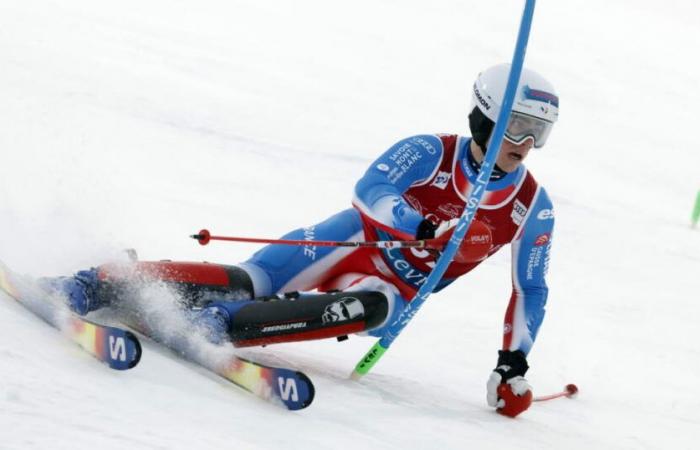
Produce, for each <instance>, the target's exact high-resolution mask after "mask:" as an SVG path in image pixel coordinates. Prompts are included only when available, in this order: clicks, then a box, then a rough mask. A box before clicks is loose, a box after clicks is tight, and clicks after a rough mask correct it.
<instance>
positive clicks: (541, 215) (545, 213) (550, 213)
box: [537, 209, 554, 220]
mask: <svg viewBox="0 0 700 450" xmlns="http://www.w3.org/2000/svg"><path fill="white" fill-rule="evenodd" d="M537 218H538V219H540V220H547V219H554V210H553V209H543V210H542V211H540V212H538V213H537Z"/></svg>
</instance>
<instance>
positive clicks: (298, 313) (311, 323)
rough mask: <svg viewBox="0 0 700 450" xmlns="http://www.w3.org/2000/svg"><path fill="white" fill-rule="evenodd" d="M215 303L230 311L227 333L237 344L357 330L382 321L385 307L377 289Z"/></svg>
mask: <svg viewBox="0 0 700 450" xmlns="http://www.w3.org/2000/svg"><path fill="white" fill-rule="evenodd" d="M216 306H218V307H223V308H224V309H226V311H227V312H228V313H229V320H230V326H229V334H230V336H231V340H232V341H233V343H234V345H235V346H237V347H248V346H254V345H267V344H273V343H280V342H294V341H306V340H314V339H325V338H331V337H338V336H345V335H348V334H352V333H359V332H362V331H365V330H368V329H371V328H376V327H377V326H379V325H380V324H381V323H383V322H384V321H385V319H386V316H387V310H388V304H387V299H386V296H385V295H384V294H383V293H381V292H378V291H353V292H332V293H324V294H316V293H314V294H309V293H301V294H300V293H292V294H286V295H285V296H283V297H281V298H280V297H268V298H263V299H256V300H255V301H244V302H223V303H218V302H217V303H216Z"/></svg>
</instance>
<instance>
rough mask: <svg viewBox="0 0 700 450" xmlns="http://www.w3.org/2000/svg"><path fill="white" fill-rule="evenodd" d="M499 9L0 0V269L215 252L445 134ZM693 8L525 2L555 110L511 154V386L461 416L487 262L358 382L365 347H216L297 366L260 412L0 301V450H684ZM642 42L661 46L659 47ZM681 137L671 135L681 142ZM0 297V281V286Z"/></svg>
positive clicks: (487, 319) (470, 393)
mask: <svg viewBox="0 0 700 450" xmlns="http://www.w3.org/2000/svg"><path fill="white" fill-rule="evenodd" d="M521 7H522V1H515V0H504V1H501V2H458V1H456V0H448V1H445V2H439V3H438V4H436V5H428V4H426V3H425V2H419V1H417V0H408V1H404V2H393V1H389V0H379V1H369V0H360V1H359V2H355V3H354V4H353V7H352V8H340V7H339V6H338V5H337V4H335V3H333V2H322V1H321V0H304V1H301V2H279V1H269V2H254V1H250V0H235V1H223V0H207V1H205V2H198V3H193V2H190V1H187V0H175V1H172V0H171V1H167V2H166V1H165V0H149V1H135V0H124V1H122V2H119V3H103V2H91V1H88V0H75V1H72V2H69V3H68V4H65V2H56V1H52V0H24V1H22V2H9V1H6V2H0V60H2V61H3V68H2V70H0V98H2V104H3V108H2V109H0V119H2V123H3V125H4V126H3V131H2V133H0V150H1V151H2V159H1V160H0V259H2V260H3V261H4V262H5V263H6V264H8V265H9V266H10V267H12V268H13V269H15V270H17V271H19V272H22V273H28V274H31V275H34V276H41V275H58V274H68V273H71V272H72V271H75V270H78V269H81V268H85V267H89V266H93V265H97V264H100V263H103V262H105V261H108V260H115V259H120V258H123V255H122V254H121V253H122V249H124V248H131V247H133V248H136V249H137V250H138V251H139V254H140V257H141V259H144V260H149V259H173V260H194V261H201V260H206V261H212V262H222V263H235V262H238V261H241V260H243V259H245V258H247V256H248V255H249V254H250V253H252V252H253V251H255V250H256V249H257V248H258V247H256V246H253V245H247V244H235V245H234V244H225V243H215V244H211V245H209V246H207V247H201V246H199V245H198V244H196V243H195V242H194V241H192V240H191V239H188V238H187V236H188V235H190V234H193V232H196V231H198V230H199V229H201V228H205V227H206V228H209V229H210V230H211V231H212V233H216V234H233V235H241V236H256V237H258V236H259V237H276V236H279V235H281V234H283V233H285V232H287V231H288V230H290V229H293V228H296V227H299V226H306V225H310V224H313V223H316V222H318V221H320V220H323V219H324V218H325V217H327V216H329V215H330V214H333V213H335V212H336V211H339V210H342V209H344V208H347V207H349V205H350V199H351V197H352V188H353V185H354V183H355V181H356V180H357V178H358V177H359V176H361V175H362V173H363V172H364V171H365V170H366V168H367V166H368V165H369V164H370V163H371V161H372V160H373V159H374V158H375V157H376V156H378V155H379V154H380V153H381V152H382V151H383V150H384V149H386V148H388V147H389V146H390V145H391V144H392V143H394V142H395V141H397V140H398V139H400V138H402V137H405V136H408V135H413V134H420V133H432V132H454V133H465V132H466V126H467V119H466V116H467V105H468V101H469V100H468V99H469V93H470V87H471V82H472V80H473V78H474V76H475V75H476V74H477V73H478V71H479V70H481V69H482V68H484V67H486V66H488V65H490V64H494V63H497V62H500V61H504V60H509V59H510V57H511V52H512V48H513V44H514V41H515V33H516V27H517V23H518V20H519V14H520V13H521ZM699 12H700V7H698V6H697V4H696V2H693V1H690V0H672V1H670V2H666V3H664V4H660V3H658V2H652V1H649V0H644V1H637V2H628V1H624V0H612V1H611V0H606V1H603V0H593V1H583V0H573V1H568V2H557V1H555V0H540V1H539V2H537V8H536V11H535V20H534V28H533V32H532V36H531V40H530V44H529V48H528V55H527V59H526V64H527V65H529V66H531V67H533V68H535V69H537V70H539V71H541V72H542V73H544V74H546V75H547V76H548V77H549V78H550V79H551V80H552V81H553V82H554V84H555V86H557V88H558V90H559V94H560V97H561V99H562V102H561V103H562V109H561V116H560V121H559V123H558V124H557V126H556V127H555V131H554V132H553V133H552V136H551V139H550V142H549V143H548V145H547V147H546V148H545V149H543V150H542V151H536V152H533V153H532V154H531V155H530V157H529V158H528V160H527V166H528V167H529V168H530V169H531V170H532V172H533V173H534V175H535V177H536V178H537V179H538V180H539V181H540V182H541V183H542V184H543V185H544V186H545V187H546V188H547V189H548V191H549V192H550V194H551V196H552V198H553V201H554V203H555V207H556V214H557V227H556V230H555V236H554V247H553V255H552V261H551V264H550V275H549V278H548V282H549V285H550V297H549V303H548V313H547V317H546V319H545V322H544V324H543V326H542V328H541V330H540V335H539V337H538V341H537V343H536V344H535V347H534V348H533V351H532V352H531V354H530V357H529V362H530V366H531V369H530V372H529V373H528V379H529V380H530V381H531V383H532V384H533V386H534V388H535V394H536V395H543V394H548V393H550V392H554V391H557V390H559V389H561V388H562V387H563V386H564V385H565V384H566V383H570V382H574V383H576V384H577V385H578V386H579V388H580V395H579V397H578V398H577V399H575V400H566V399H562V400H555V401H551V402H546V403H543V404H536V405H533V407H532V408H531V409H530V410H529V411H528V412H527V413H526V414H523V415H522V416H520V417H519V418H517V419H516V420H509V419H506V418H503V417H501V416H499V415H497V414H495V413H494V412H493V411H491V410H490V409H489V408H488V407H487V406H486V403H485V384H486V380H487V377H488V375H489V372H490V370H491V369H492V368H493V364H494V363H495V359H496V350H497V349H498V348H499V345H500V329H501V323H502V317H503V314H504V311H505V307H506V304H507V301H508V298H509V294H510V265H509V253H508V251H507V250H504V251H503V252H502V253H500V254H497V255H496V256H494V257H493V258H492V259H490V260H489V261H487V262H485V263H484V264H482V265H481V266H480V267H479V268H477V269H476V270H475V271H474V272H473V273H472V274H470V275H469V276H468V277H466V278H464V279H462V280H460V281H459V282H458V283H455V284H454V285H453V286H451V287H450V288H449V289H447V290H446V291H444V292H443V293H440V294H439V295H436V296H434V297H433V298H431V299H430V301H429V302H428V304H426V305H425V307H424V308H423V309H422V310H421V313H420V314H419V315H418V316H417V317H416V318H415V320H414V321H413V322H412V323H411V325H410V326H409V327H408V329H407V330H406V331H405V333H403V335H402V336H401V338H400V339H399V340H397V342H396V344H395V345H394V346H393V347H392V349H391V351H390V352H389V353H388V354H387V355H386V356H385V357H384V358H383V360H382V361H381V362H380V363H379V364H378V365H377V367H376V368H375V369H374V370H373V372H372V373H371V374H370V375H368V376H367V377H365V378H364V379H363V380H361V381H360V382H359V383H358V382H351V381H349V380H348V379H347V377H348V375H349V373H350V371H351V370H352V368H353V366H354V364H355V363H356V362H357V359H358V358H360V357H361V356H362V355H363V354H364V352H365V351H366V350H367V349H368V348H369V347H370V345H371V344H372V343H373V340H372V339H368V338H361V337H354V336H353V337H351V339H350V340H349V341H346V342H343V343H337V342H334V341H331V340H329V341H323V342H307V343H296V344H284V345H277V346H270V347H267V348H264V349H245V350H241V352H240V353H241V355H242V356H246V357H253V358H256V359H260V360H261V361H263V362H269V363H272V364H278V365H280V366H284V367H290V368H296V369H299V370H302V371H303V372H305V373H306V374H307V375H309V377H310V378H311V379H312V381H313V382H314V384H315V386H316V397H315V400H314V403H313V404H312V405H311V406H310V407H309V408H308V409H306V410H303V411H299V412H288V411H285V410H283V409H281V408H278V407H275V406H273V405H269V404H266V403H264V402H261V401H260V400H258V399H256V398H254V397H252V396H251V395H249V394H247V393H245V392H243V391H241V390H239V389H237V388H236V387H234V386H232V385H231V384H230V383H228V382H226V381H225V380H222V379H220V378H219V377H218V376H216V375H213V374H211V373H209V372H207V371H206V370H203V369H201V368H199V367H198V366H196V365H194V364H192V363H189V362H186V361H183V360H181V359H179V358H178V357H176V356H175V355H174V354H173V353H172V352H170V351H168V350H167V349H164V348H162V347H161V346H159V345H157V344H155V343H153V342H150V341H148V340H144V342H143V347H144V348H143V351H144V352H143V358H142V361H141V363H140V364H139V366H137V367H136V368H134V369H133V370H130V371H127V372H116V371H111V370H109V369H108V368H106V367H105V366H103V365H101V364H99V363H97V362H96V361H95V360H93V359H92V358H91V357H90V356H89V355H86V354H85V353H84V352H82V351H81V350H80V349H79V348H77V347H76V346H75V345H74V344H72V343H70V342H68V341H67V340H65V339H63V338H62V337H61V336H60V335H59V333H58V332H57V331H55V330H53V329H52V328H50V327H48V326H47V325H45V324H44V323H43V322H41V321H40V320H39V319H37V318H35V317H33V316H32V315H31V314H30V313H29V312H27V311H25V310H24V309H23V308H22V307H21V306H20V305H17V304H16V303H15V302H13V301H9V299H7V300H8V301H6V299H4V298H3V299H1V300H2V301H0V449H3V450H5V449H7V450H18V449H23V450H24V449H44V448H51V449H88V448H101V449H106V450H109V449H120V448H131V449H188V450H189V449H192V448H244V449H269V448H285V449H296V448H299V449H301V448H329V449H345V448H350V447H365V448H371V449H396V448H401V449H428V448H430V449H432V448H445V449H457V448H477V449H503V448H518V449H560V448H570V449H586V450H588V449H590V448H597V449H662V448H674V449H690V448H694V447H695V441H696V434H697V430H698V427H699V426H700V413H698V411H700V397H698V395H697V393H696V392H695V391H696V389H695V386H697V385H698V383H699V382H700V378H699V377H700V363H699V362H698V361H700V358H698V356H699V354H700V348H699V347H698V344H697V339H696V331H695V330H696V329H697V326H696V318H697V317H698V315H699V314H700V307H699V306H698V302H697V292H698V286H699V284H698V274H699V273H700V231H699V230H691V229H690V228H689V227H688V221H689V216H690V211H691V208H692V202H693V201H694V198H695V195H696V192H697V190H698V189H700V179H699V178H698V175H697V168H698V167H700V152H698V151H697V143H696V142H695V139H693V136H692V131H693V130H694V128H695V126H696V125H695V123H694V119H695V117H696V114H693V112H692V111H693V109H694V107H695V105H697V104H698V103H699V102H700V94H699V93H698V91H697V89H696V84H697V80H698V79H700V65H699V64H698V63H697V62H696V60H695V58H694V57H692V55H695V54H697V53H698V48H700V35H699V34H698V33H697V29H696V28H697V25H696V24H695V20H694V19H693V18H696V17H697V16H698V13H699ZM669 49H673V51H670V50H669ZM686 130H690V131H691V133H689V132H687V131H686ZM0 296H3V294H0Z"/></svg>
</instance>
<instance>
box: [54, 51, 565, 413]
mask: <svg viewBox="0 0 700 450" xmlns="http://www.w3.org/2000/svg"><path fill="white" fill-rule="evenodd" d="M509 71H510V66H509V65H507V64H502V65H498V66H494V67H491V68H489V69H487V70H485V71H484V72H482V73H481V74H479V76H478V77H477V80H476V81H475V83H474V85H473V93H472V109H471V113H470V115H469V126H470V130H471V134H472V136H471V137H463V136H458V135H418V136H413V137H409V138H406V139H403V140H401V141H399V142H397V143H396V144H394V145H393V146H392V147H391V148H389V149H388V150H387V151H386V152H385V153H384V154H383V155H381V156H380V157H379V158H378V159H377V160H376V161H374V162H373V163H372V164H371V166H370V167H369V169H368V170H367V172H366V173H365V174H364V176H363V177H362V178H361V179H360V180H359V181H358V183H357V185H356V188H355V195H354V199H353V208H350V209H347V210H344V211H342V212H339V213H337V214H336V215H334V216H332V217H330V218H328V219H326V220H325V221H323V222H321V223H319V224H317V225H314V226H310V227H306V228H301V229H297V230H294V231H292V232H291V233H288V234H287V235H285V236H284V238H285V239H295V240H307V241H309V244H308V245H306V246H298V247H293V246H283V245H269V246H266V247H264V248H263V249H261V250H260V251H258V252H257V253H255V254H254V255H253V256H252V257H251V258H250V259H248V260H247V261H245V262H242V263H240V264H238V265H236V266H222V265H211V264H209V265H202V264H196V263H170V262H156V263H149V262H137V263H134V264H133V265H132V267H131V268H130V269H129V271H128V272H129V273H130V274H132V276H133V273H138V274H140V277H141V278H142V277H143V275H144V274H148V275H149V276H153V277H154V278H156V279H159V280H165V281H173V282H178V283H181V284H182V285H183V286H186V287H187V289H188V292H190V291H191V290H192V287H193V286H194V287H195V291H197V292H196V295H194V294H192V296H193V297H195V296H198V297H197V298H198V302H199V303H198V304H199V306H202V307H203V308H202V309H201V310H198V312H197V313H196V315H195V320H199V321H200V322H201V323H204V324H206V326H207V327H208V329H209V330H210V331H211V333H212V336H216V335H221V334H223V335H228V336H230V338H231V340H232V341H233V342H234V344H235V345H237V346H246V345H261V344H269V343H274V342H290V341H295V340H296V341H298V340H306V339H319V338H327V337H334V336H342V335H347V334H350V333H358V332H366V333H369V334H371V335H374V336H381V335H382V333H383V331H384V329H385V327H387V326H388V325H389V324H391V323H392V322H393V321H394V320H396V318H397V317H398V316H399V314H400V313H401V311H402V310H403V308H404V306H405V305H406V303H407V302H410V301H411V299H412V298H413V297H414V295H415V294H416V292H417V290H418V289H419V288H420V286H421V285H422V284H423V283H425V280H426V278H427V276H428V275H429V274H430V271H431V270H432V268H433V267H434V265H435V262H436V260H437V258H438V257H439V252H436V251H431V250H426V249H419V248H368V247H321V246H316V245H314V241H320V240H336V241H363V240H364V241H386V240H414V239H418V240H422V239H431V238H446V237H447V236H449V235H450V233H451V232H452V231H453V227H454V226H455V225H456V222H457V221H458V218H459V217H460V216H461V214H462V212H463V210H464V206H465V202H466V200H467V198H468V196H469V191H470V189H471V187H472V186H473V185H474V184H475V180H476V178H477V176H478V174H479V169H480V164H481V161H482V160H483V158H484V152H485V150H484V149H486V148H487V146H488V142H489V139H490V136H491V133H492V130H493V127H494V122H495V120H496V117H497V116H498V113H499V109H500V105H501V103H502V95H503V92H504V90H505V85H506V82H507V78H508V74H509ZM558 107H559V100H558V97H557V96H556V94H555V93H554V89H553V87H552V85H551V84H550V83H549V82H548V81H547V80H546V79H544V78H543V77H542V76H540V75H539V74H537V73H536V72H534V71H531V70H528V69H524V70H523V73H522V76H521V79H520V83H519V85H518V89H517V94H516V98H515V102H514V106H513V110H512V113H511V116H510V119H509V123H508V126H507V130H506V135H505V140H504V142H503V144H502V146H501V149H500V153H499V155H498V158H497V162H496V163H497V165H496V169H495V170H494V173H493V175H492V177H491V180H489V183H488V185H487V190H486V193H485V194H484V197H483V199H482V203H481V204H480V206H479V209H478V211H477V213H476V215H475V219H474V221H473V224H472V227H471V228H470V230H469V233H468V235H467V237H466V238H465V240H464V243H463V245H462V247H461V248H460V250H459V251H458V253H457V255H456V257H455V258H454V260H453V261H452V263H451V264H450V266H449V267H448V269H447V271H446V272H445V274H444V276H443V277H442V279H441V280H440V282H439V284H438V286H437V287H436V289H435V291H440V290H442V289H444V288H445V287H446V286H448V285H449V284H451V283H452V282H454V281H455V280H456V279H457V278H459V277H460V276H461V275H464V274H466V273H468V272H469V271H471V270H472V269H473V268H474V267H476V266H477V265H478V264H480V263H481V262H482V261H484V260H485V259H486V258H488V257H490V256H491V255H493V254H494V253H496V252H497V251H498V250H499V249H500V248H501V247H503V246H504V245H506V244H510V245H511V253H512V284H513V289H512V294H511V296H510V301H509V302H508V307H507V309H506V313H505V321H504V329H503V343H502V347H501V350H500V351H499V356H498V361H497V364H496V368H495V369H494V370H493V371H492V373H491V376H490V377H489V381H488V383H487V402H488V404H489V405H491V406H493V407H495V408H497V410H498V411H499V412H501V413H503V414H506V415H509V416H515V415H517V414H518V413H520V412H522V411H523V410H525V409H527V408H528V407H529V405H530V401H531V399H532V393H531V389H530V386H529V384H528V382H527V381H526V380H525V378H524V376H525V373H526V371H527V370H528V363H527V355H528V353H529V352H530V350H531V348H532V345H533V343H534V342H535V339H536V337H537V333H538V331H539V328H540V325H541V323H542V320H543V318H544V314H545V304H546V301H547V295H548V288H547V284H546V282H545V275H546V273H547V268H548V263H549V254H550V249H551V244H552V232H553V228H554V213H553V207H552V203H551V201H550V199H549V196H548V195H547V193H546V192H545V190H544V188H542V187H541V186H540V185H539V184H538V183H537V181H535V179H534V177H533V176H532V175H531V174H530V172H529V171H528V170H527V169H526V168H525V167H524V166H523V164H522V162H523V160H524V159H525V158H526V157H527V156H528V154H529V152H530V150H531V149H532V148H533V147H535V148H539V147H542V146H543V145H544V144H545V142H546V140H547V138H548V136H549V133H550V131H551V129H552V127H553V124H554V122H555V121H556V120H557V117H558ZM123 274H124V271H123V270H122V269H115V268H114V267H111V266H109V265H106V266H101V267H99V268H96V269H91V270H89V271H82V272H79V273H78V274H77V275H76V276H75V277H73V278H68V279H63V280H62V281H61V283H59V284H60V286H59V287H60V288H61V289H63V290H64V291H67V292H68V294H69V298H70V299H71V303H72V307H73V309H74V310H75V311H77V312H79V313H81V314H85V313H87V312H89V311H92V310H94V309H97V308H99V307H101V306H104V305H106V304H110V303H114V301H115V298H114V296H115V295H114V294H113V293H114V292H115V289H108V290H105V289H102V288H101V286H102V285H105V284H109V283H116V282H118V281H124V279H125V276H124V275H123ZM126 278H128V277H126ZM197 287H201V288H202V289H197ZM204 287H206V288H207V289H208V291H207V294H206V297H207V300H206V301H202V300H201V297H202V296H204V294H202V292H203V291H204ZM232 290H236V291H237V292H238V293H240V292H242V293H243V295H242V298H241V296H238V297H236V298H233V297H232V295H231V291H232ZM105 291H107V292H109V293H110V295H111V298H107V296H106V295H101V294H100V293H101V292H105ZM312 291H313V292H317V293H328V294H313V293H311V292H312ZM289 292H296V294H294V296H293V298H291V299H290V298H287V297H285V298H282V297H279V296H280V295H282V294H284V293H289ZM338 292H339V293H340V294H336V293H338ZM350 294H352V295H350ZM275 296H277V297H275ZM273 297H274V298H275V299H276V300H278V301H277V302H263V301H260V299H270V298H273ZM299 299H301V300H303V301H294V300H299ZM287 300H289V301H287ZM314 305H315V306H314ZM304 308H307V309H306V310H304V311H303V314H302V313H299V312H298V311H299V310H302V309H304ZM314 308H315V309H314ZM295 311H297V312H296V313H295ZM295 314H296V315H295ZM314 316H315V317H316V318H317V320H312V319H309V317H314ZM301 317H303V319H302V318H301ZM253 324H255V326H254V325H253ZM255 327H257V328H255ZM251 330H253V331H251Z"/></svg>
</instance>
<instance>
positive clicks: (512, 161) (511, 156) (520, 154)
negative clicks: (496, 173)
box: [496, 138, 534, 172]
mask: <svg viewBox="0 0 700 450" xmlns="http://www.w3.org/2000/svg"><path fill="white" fill-rule="evenodd" d="M533 144H534V142H533V140H532V138H528V139H525V141H524V142H522V143H520V144H513V143H512V142H510V141H509V140H508V139H503V144H501V151H500V153H499V154H498V159H497V160H496V164H498V167H500V168H501V170H503V171H505V172H513V171H514V170H515V169H517V168H518V166H519V165H520V164H522V162H523V161H524V160H525V158H527V155H528V153H530V149H532V145H533Z"/></svg>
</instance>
